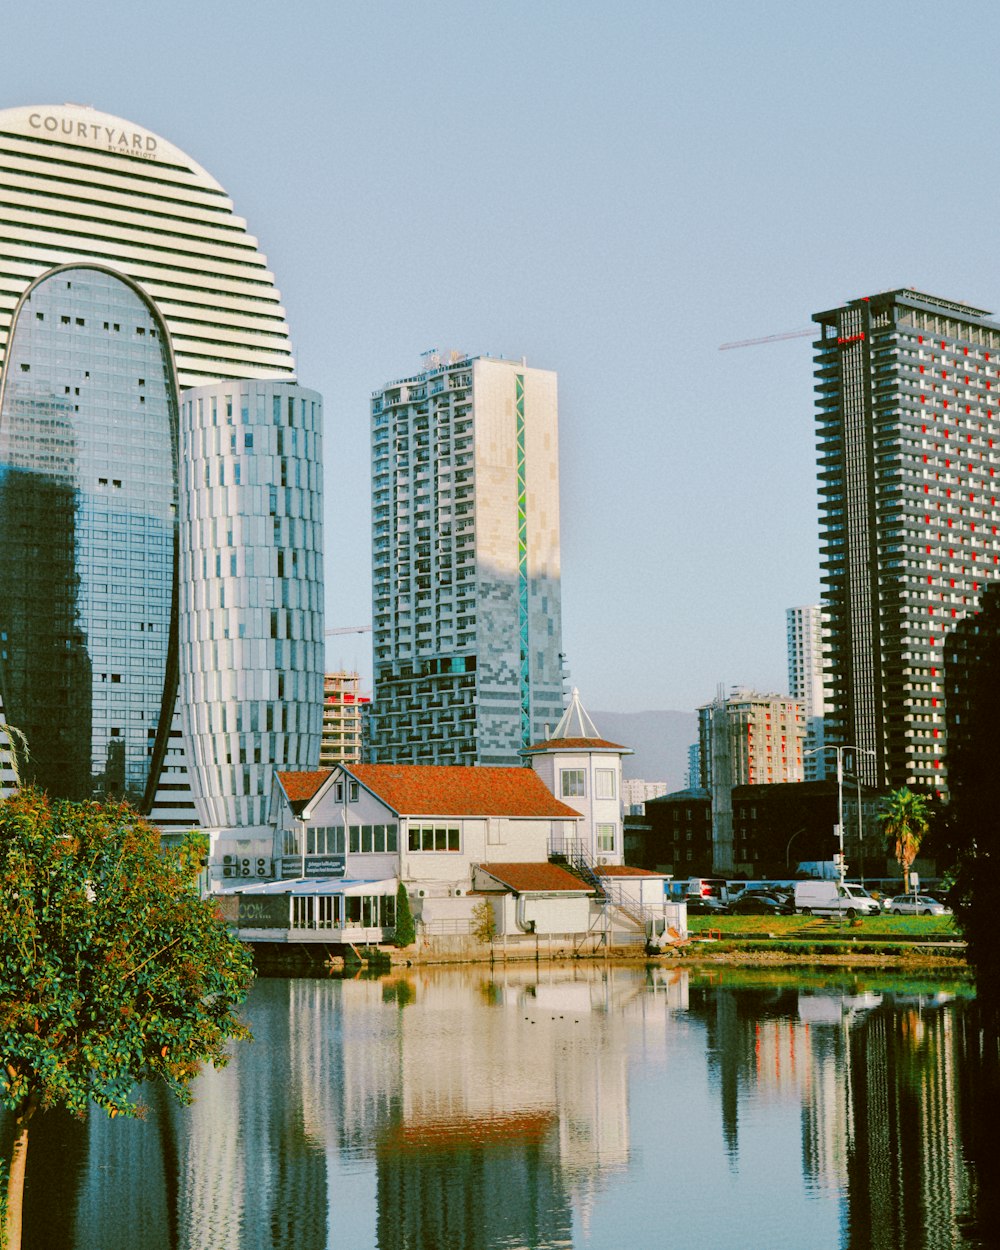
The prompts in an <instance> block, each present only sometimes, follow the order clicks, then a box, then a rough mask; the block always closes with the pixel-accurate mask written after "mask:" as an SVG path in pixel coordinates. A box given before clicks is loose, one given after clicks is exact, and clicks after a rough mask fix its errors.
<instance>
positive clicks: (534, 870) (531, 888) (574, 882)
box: [479, 863, 594, 894]
mask: <svg viewBox="0 0 1000 1250" xmlns="http://www.w3.org/2000/svg"><path fill="white" fill-rule="evenodd" d="M479 867H480V868H481V869H482V871H483V872H488V873H489V874H490V876H491V877H495V878H496V879H497V881H499V882H500V883H501V884H502V885H506V886H509V887H510V888H511V889H512V890H516V891H517V892H518V893H519V894H532V893H536V892H541V891H544V892H545V893H546V894H550V893H553V892H555V891H565V892H566V893H569V892H570V891H576V892H579V891H582V892H583V893H585V894H593V893H594V891H593V890H592V889H591V888H590V886H589V885H587V883H586V882H585V881H581V880H580V878H579V877H575V876H574V875H573V874H572V873H571V872H568V871H567V870H566V869H565V868H560V867H559V865H558V864H550V863H542V864H480V865H479Z"/></svg>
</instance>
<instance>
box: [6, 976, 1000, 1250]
mask: <svg viewBox="0 0 1000 1250" xmlns="http://www.w3.org/2000/svg"><path fill="white" fill-rule="evenodd" d="M247 1015H248V1017H249V1020H250V1023H251V1026H252V1028H253V1031H254V1034H255V1039H256V1040H255V1041H254V1042H253V1043H252V1044H250V1045H245V1046H240V1047H238V1048H237V1050H236V1051H235V1054H234V1057H233V1062H232V1063H231V1064H230V1066H229V1067H228V1068H226V1069H225V1070H223V1071H220V1072H215V1071H211V1070H209V1071H207V1072H206V1073H205V1074H204V1075H203V1076H202V1077H200V1078H199V1080H198V1081H197V1083H196V1086H195V1101H194V1103H193V1104H192V1105H191V1106H190V1107H179V1106H177V1105H175V1104H173V1103H171V1102H170V1101H169V1100H168V1099H167V1098H166V1097H165V1096H164V1095H163V1094H162V1091H159V1090H156V1089H151V1090H149V1091H148V1092H147V1093H146V1095H145V1097H146V1100H147V1102H148V1113H147V1115H146V1118H145V1119H144V1120H143V1121H139V1122H136V1121H122V1120H115V1121H110V1120H108V1119H107V1117H106V1116H104V1115H103V1114H102V1113H99V1112H96V1111H95V1112H94V1113H93V1114H91V1115H90V1117H89V1118H88V1119H87V1121H86V1122H82V1123H81V1122H75V1121H72V1120H70V1119H68V1118H67V1117H65V1116H63V1115H61V1114H53V1113H49V1114H47V1115H45V1116H42V1117H41V1118H40V1119H38V1120H36V1121H35V1123H34V1124H33V1126H32V1130H31V1142H30V1147H29V1155H28V1186H27V1208H26V1219H25V1247H26V1250H49V1248H50V1247H51V1248H52V1250H57V1248H58V1250H324V1248H325V1247H331V1248H333V1247H336V1248H338V1250H374V1248H376V1247H377V1248H378V1250H501V1248H504V1250H549V1248H555V1247H567V1248H569V1247H572V1248H573V1250H623V1248H628V1247H632V1246H635V1247H636V1248H637V1250H647V1248H649V1247H661V1246H674V1245H677V1246H686V1247H711V1248H712V1250H728V1248H730V1247H732V1248H733V1250H752V1248H755V1247H761V1248H762V1250H763V1248H765V1247H766V1248H767V1250H781V1248H782V1247H787V1248H789V1250H823V1248H827V1247H829V1248H834V1247H838V1248H839V1247H845V1248H846V1247H851V1248H852V1250H861V1248H867V1247H877V1248H878V1250H895V1248H897V1247H900V1248H901V1247H906V1248H907V1250H909V1248H910V1247H921V1248H926V1250H938V1248H939V1247H952V1246H955V1247H959V1246H987V1245H995V1244H997V1243H996V1241H994V1240H993V1239H992V1238H991V1235H990V1232H989V1230H988V1227H987V1225H988V1224H989V1218H990V1211H989V1210H987V1205H988V1204H989V1203H991V1202H993V1203H995V1201H996V1199H995V1198H993V1197H992V1196H991V1195H992V1194H993V1192H994V1191H995V1189H996V1186H995V1180H996V1177H995V1174H994V1172H993V1171H992V1170H991V1169H993V1168H994V1166H995V1165H994V1163H993V1157H994V1153H995V1151H994V1147H993V1139H994V1137H995V1133H996V1126H997V1121H996V1114H995V1113H996V1111H997V1109H998V1102H1000V1100H998V1097H997V1082H996V1072H995V1067H994V1066H993V1065H992V1064H991V1063H988V1062H987V1061H986V1059H985V1058H984V1056H983V1054H982V1045H981V1041H980V1035H979V1033H978V1031H977V1029H976V1027H975V1022H974V1017H975V1010H974V1000H973V999H972V996H971V991H970V989H969V987H968V984H967V982H964V981H961V980H952V981H946V980H941V979H937V980H929V979H928V980H920V979H915V978H907V979H901V978H892V977H887V976H885V975H884V974H872V975H860V974H845V975H837V974H835V975H832V976H830V975H824V976H820V975H818V974H812V975H810V974H808V973H804V972H803V973H800V972H797V971H796V972H793V973H789V972H776V971H767V972H746V971H741V970H717V971H714V972H713V973H711V974H708V973H706V974H699V973H696V972H688V971H687V970H684V969H677V968H661V967H655V968H648V969H647V968H645V967H641V966H640V967H605V966H603V965H600V964H590V963H583V964H578V965H573V966H572V967H555V966H546V965H543V966H541V967H538V966H535V965H533V964H532V965H530V966H515V967H508V968H506V969H504V970H500V969H496V970H494V971H492V972H491V971H490V970H489V969H486V968H473V969H468V968H463V969H417V970H414V969H408V970H406V972H405V974H394V975H393V976H391V977H389V978H385V979H381V980H368V979H358V980H262V981H259V982H258V983H257V985H256V986H255V987H254V990H253V992H252V995H251V998H250V1000H249V1002H248V1005H247Z"/></svg>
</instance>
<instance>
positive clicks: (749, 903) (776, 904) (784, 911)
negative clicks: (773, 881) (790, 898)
mask: <svg viewBox="0 0 1000 1250" xmlns="http://www.w3.org/2000/svg"><path fill="white" fill-rule="evenodd" d="M729 911H730V913H731V914H732V915H734V916H787V915H788V914H789V913H790V912H794V911H795V908H794V906H792V905H790V904H789V903H788V902H787V901H784V900H782V899H780V898H778V897H777V896H776V895H774V894H756V893H754V892H753V891H751V890H747V891H746V893H744V894H741V895H740V897H739V898H738V899H737V900H736V902H735V903H731V904H730V906H729Z"/></svg>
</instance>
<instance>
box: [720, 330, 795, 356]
mask: <svg viewBox="0 0 1000 1250" xmlns="http://www.w3.org/2000/svg"><path fill="white" fill-rule="evenodd" d="M818 333H819V327H818V326H810V327H809V329H808V330H786V331H785V333H784V334H765V335H764V337H763V338H760V339H740V340H739V342H738V343H721V344H720V345H719V351H720V352H728V351H731V350H732V349H733V348H734V347H757V346H758V345H759V344H761V343H780V342H781V340H782V339H804V338H806V337H807V336H808V337H810V338H811V337H812V336H813V335H814V334H818Z"/></svg>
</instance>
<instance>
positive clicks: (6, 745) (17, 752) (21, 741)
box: [0, 703, 31, 790]
mask: <svg viewBox="0 0 1000 1250" xmlns="http://www.w3.org/2000/svg"><path fill="white" fill-rule="evenodd" d="M2 707H3V704H2V703H0V709H2ZM5 738H6V742H4V739H5ZM4 755H6V756H7V767H8V768H9V769H10V771H11V772H12V773H13V774H14V787H15V789H17V790H19V789H20V788H21V759H23V760H24V762H25V763H27V762H28V760H29V759H30V758H31V756H30V753H29V751H28V739H27V737H26V736H25V734H24V731H23V730H21V729H18V728H17V726H16V725H11V724H9V723H8V722H6V721H0V759H2V757H3V756H4ZM2 784H3V783H2V782H0V786H2Z"/></svg>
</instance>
